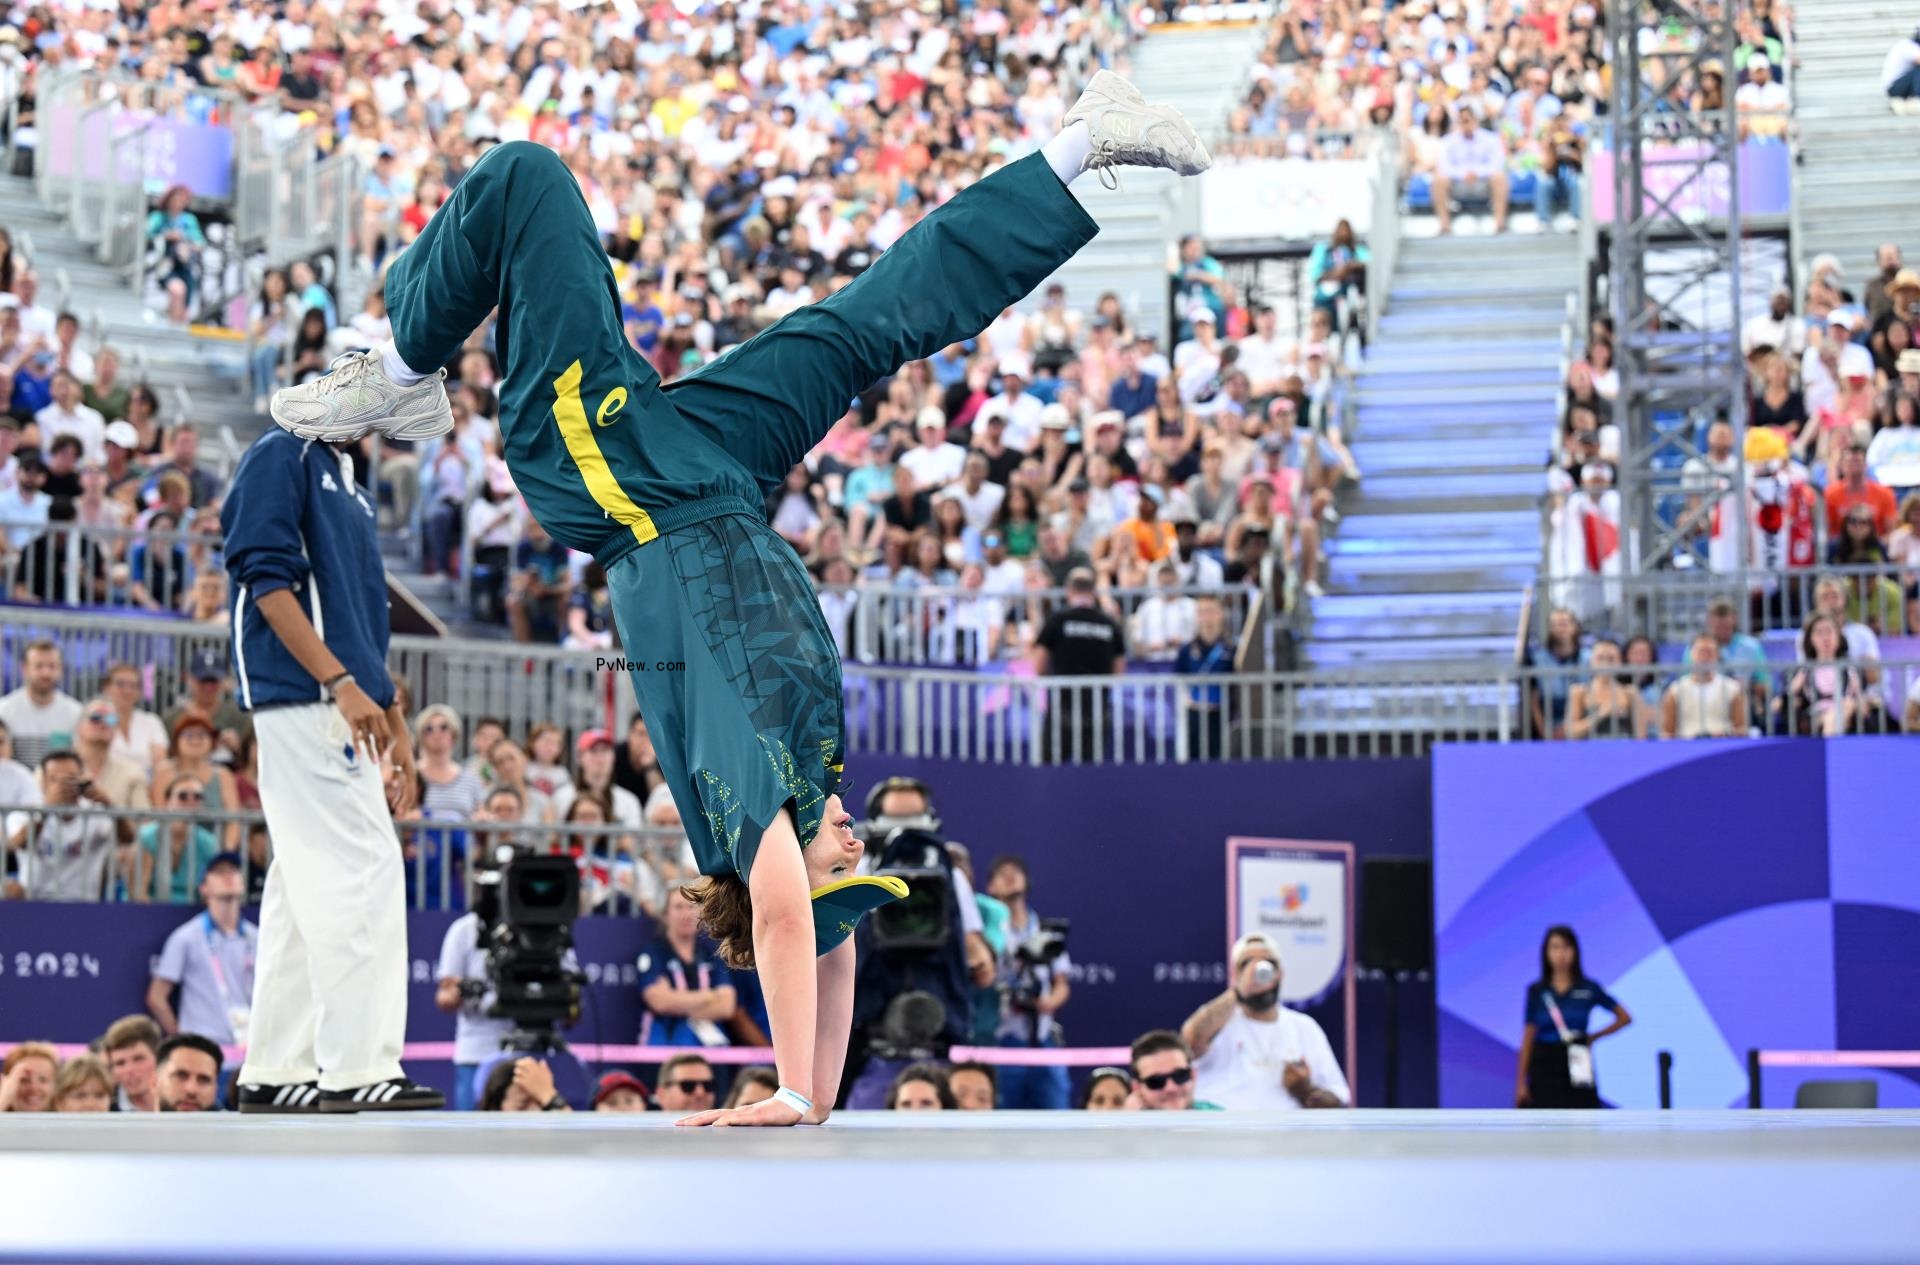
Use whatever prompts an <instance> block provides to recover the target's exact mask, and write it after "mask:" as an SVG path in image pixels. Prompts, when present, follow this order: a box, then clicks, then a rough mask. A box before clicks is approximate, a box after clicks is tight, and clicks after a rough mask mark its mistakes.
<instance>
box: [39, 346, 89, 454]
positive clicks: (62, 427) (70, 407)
mask: <svg viewBox="0 0 1920 1265" xmlns="http://www.w3.org/2000/svg"><path fill="white" fill-rule="evenodd" d="M51 384H52V387H53V399H52V402H51V403H49V404H48V405H47V406H46V407H45V408H43V409H41V410H40V411H39V412H37V413H35V414H34V415H33V424H34V425H35V426H36V427H37V428H38V429H39V432H40V443H41V445H42V446H43V447H46V448H51V447H52V445H53V441H54V440H56V439H58V438H60V436H62V435H72V436H73V437H75V438H76V439H78V440H79V441H80V444H81V447H82V449H83V451H84V455H85V456H86V457H87V458H88V459H89V460H91V461H105V460H106V459H107V419H106V418H104V417H102V416H100V412H99V410H98V409H91V408H88V407H87V406H86V404H85V403H83V402H82V401H81V398H80V380H79V379H78V378H76V377H74V376H73V375H72V374H71V373H68V372H67V371H66V370H65V369H59V370H56V371H55V372H54V374H53V378H52V383H51Z"/></svg>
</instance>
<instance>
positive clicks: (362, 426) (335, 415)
mask: <svg viewBox="0 0 1920 1265" xmlns="http://www.w3.org/2000/svg"><path fill="white" fill-rule="evenodd" d="M445 377H446V371H445V370H444V369H443V370H441V371H440V372H439V373H436V374H434V375H433V376H432V377H430V378H426V379H424V380H422V381H420V382H417V383H415V384H414V385H413V386H410V387H403V386H401V385H399V384H398V383H396V382H394V381H393V380H392V379H390V378H388V377H387V375H386V372H385V370H383V369H381V367H380V352H379V350H378V349H377V348H376V349H372V350H368V351H350V352H348V353H347V354H345V355H344V356H338V357H335V359H334V362H333V364H332V365H331V366H330V367H329V368H328V370H327V372H326V374H324V375H323V376H321V377H318V378H315V379H314V380H313V381H311V382H305V383H302V384H301V385H299V386H297V387H282V388H281V389H280V390H278V391H275V392H274V393H273V401H272V404H271V406H270V407H269V409H268V412H269V413H271V414H272V416H273V420H274V422H275V423H276V424H278V425H279V427H280V429H282V430H288V431H292V432H293V433H294V434H296V435H298V436H300V438H302V439H318V440H320V441H322V442H323V443H329V444H344V443H349V442H351V441H352V440H355V439H358V438H360V437H361V436H362V435H365V434H367V433H368V432H370V431H379V432H380V433H381V434H382V435H385V436H386V437H387V438H389V439H407V440H422V439H433V438H435V437H437V436H440V435H444V434H446V433H447V432H448V431H451V430H452V429H453V406H452V405H451V404H449V403H448V402H447V391H446V387H445V386H444V385H443V384H442V380H443V379H444V378H445Z"/></svg>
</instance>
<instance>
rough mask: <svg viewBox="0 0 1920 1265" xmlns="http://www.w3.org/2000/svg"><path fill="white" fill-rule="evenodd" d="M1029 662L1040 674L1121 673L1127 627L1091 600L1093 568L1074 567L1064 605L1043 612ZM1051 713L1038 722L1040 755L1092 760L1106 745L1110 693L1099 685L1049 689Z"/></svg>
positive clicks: (1077, 761) (1124, 659)
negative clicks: (1101, 695)
mask: <svg viewBox="0 0 1920 1265" xmlns="http://www.w3.org/2000/svg"><path fill="white" fill-rule="evenodd" d="M1032 655H1033V665H1034V671H1035V674H1036V675H1039V676H1066V677H1089V676H1121V675H1123V674H1125V672H1126V670H1127V657H1126V656H1127V639H1126V631H1125V630H1124V629H1123V628H1122V627H1121V625H1120V621H1118V620H1116V619H1115V618H1114V617H1113V616H1111V615H1109V614H1108V613H1107V612H1106V611H1104V610H1102V609H1100V607H1099V606H1097V605H1095V603H1094V578H1093V573H1092V572H1091V571H1089V570H1087V569H1085V568H1077V569H1075V570H1074V571H1073V572H1071V573H1070V574H1069V575H1068V576H1067V604H1066V605H1065V606H1063V607H1061V608H1060V609H1058V610H1056V611H1054V612H1053V613H1052V614H1051V615H1049V616H1048V617H1047V621H1046V623H1045V624H1044V625H1043V626H1042V627H1041V629H1040V632H1039V633H1038V634H1037V635H1036V636H1035V638H1034V645H1033V651H1032ZM1049 693H1050V695H1051V697H1050V699H1049V701H1050V702H1051V704H1052V714H1051V715H1049V716H1047V717H1046V718H1045V719H1044V721H1043V722H1042V723H1043V724H1044V726H1045V728H1044V730H1043V732H1042V734H1041V748H1042V752H1043V755H1042V758H1043V759H1045V760H1047V761H1049V762H1051V761H1054V760H1070V761H1073V762H1075V763H1079V762H1081V761H1096V760H1099V759H1101V758H1102V753H1103V752H1105V750H1106V748H1107V742H1106V732H1107V729H1108V727H1109V725H1110V723H1111V720H1112V713H1113V701H1114V697H1115V696H1114V695H1111V694H1108V695H1107V696H1106V697H1104V698H1097V697H1096V695H1097V694H1101V693H1105V691H1104V688H1103V687H1101V686H1065V687H1058V688H1055V689H1053V690H1051V691H1049Z"/></svg>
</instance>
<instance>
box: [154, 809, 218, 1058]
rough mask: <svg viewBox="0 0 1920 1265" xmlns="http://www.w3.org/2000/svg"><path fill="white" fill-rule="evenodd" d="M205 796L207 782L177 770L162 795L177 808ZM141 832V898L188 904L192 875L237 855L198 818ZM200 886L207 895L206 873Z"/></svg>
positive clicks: (163, 823) (155, 823) (173, 822)
mask: <svg viewBox="0 0 1920 1265" xmlns="http://www.w3.org/2000/svg"><path fill="white" fill-rule="evenodd" d="M205 802H206V791H205V787H204V784H203V783H202V782H201V781H200V779H199V778H197V777H195V776H194V775H193V774H191V773H181V774H177V775H175V776H174V777H173V778H172V779H171V780H170V781H169V782H168V783H167V784H166V790H165V792H164V793H163V794H162V796H161V799H160V804H161V807H162V808H164V809H165V810H166V811H168V812H175V813H191V812H197V811H199V810H200V809H201V808H202V807H203V806H204V804H205ZM138 838H139V844H140V859H139V866H140V870H139V878H138V880H137V881H136V882H135V884H134V888H133V898H134V899H135V900H139V901H144V900H148V899H154V900H160V901H167V902H170V903H172V904H176V905H184V904H186V903H187V893H188V890H189V887H188V885H189V884H190V883H191V882H192V881H193V876H194V875H195V874H200V873H202V872H203V871H204V870H206V869H207V868H208V867H209V866H211V865H212V864H213V862H214V861H215V860H217V859H218V858H219V857H220V856H223V855H226V856H232V855H234V854H233V853H222V852H221V851H220V840H219V838H218V837H217V836H216V835H215V834H214V833H213V831H211V830H208V829H207V828H206V827H205V826H203V825H201V824H200V823H199V822H196V821H191V820H188V819H186V818H182V817H175V818H173V819H171V820H168V821H164V822H159V821H153V822H148V823H147V824H146V825H144V826H142V827H140V831H139V836H138ZM163 851H164V854H165V855H164V856H163V855H162V853H163ZM200 886H201V888H202V895H203V896H204V895H205V888H206V880H205V879H204V878H203V879H202V880H201V883H200ZM197 1030H198V1031H208V1032H211V1031H212V1029H197ZM169 1031H172V1029H169Z"/></svg>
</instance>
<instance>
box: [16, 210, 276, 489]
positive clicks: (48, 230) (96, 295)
mask: <svg viewBox="0 0 1920 1265" xmlns="http://www.w3.org/2000/svg"><path fill="white" fill-rule="evenodd" d="M0 225H4V226H5V227H6V228H7V229H8V230H10V231H11V232H12V233H13V235H14V240H15V241H16V243H17V242H19V241H20V240H21V235H22V234H25V235H26V236H27V237H28V238H29V239H31V242H32V247H33V266H34V268H35V270H36V271H37V272H38V273H39V274H40V302H41V303H42V304H43V305H45V306H47V307H50V308H59V307H64V308H65V309H66V310H68V311H71V312H72V313H73V314H74V315H75V316H77V317H79V318H80V323H81V326H82V328H83V329H84V330H85V336H86V338H87V339H88V341H89V342H90V343H91V344H92V345H93V346H96V347H97V346H99V345H101V344H103V343H104V344H105V345H107V346H109V347H112V348H114V349H115V350H116V351H118V352H119V353H120V374H121V377H122V379H123V380H125V381H127V382H142V381H144V382H146V383H147V384H148V385H149V386H151V387H152V388H153V390H154V393H155V394H157V395H158V396H159V397H160V416H161V419H162V420H163V421H166V422H168V423H169V424H171V423H173V422H175V421H179V420H181V418H182V411H183V409H185V410H186V411H187V416H186V419H185V420H188V421H191V422H193V423H194V424H195V425H197V426H198V427H199V428H200V430H201V433H202V437H203V442H202V452H203V453H204V454H208V457H209V459H210V460H213V461H214V462H215V463H216V464H218V463H221V462H223V461H224V458H223V457H221V456H219V455H217V454H218V453H219V452H221V451H224V447H225V445H224V443H223V440H224V439H225V437H226V436H227V435H228V434H229V433H230V434H231V436H232V439H233V442H234V443H235V444H237V445H240V446H242V447H244V446H245V445H246V444H248V443H250V442H252V440H253V438H254V436H255V435H257V434H258V433H259V430H260V427H261V425H262V422H263V419H261V418H259V417H256V416H255V415H254V413H253V409H252V398H251V395H250V394H249V391H248V384H247V353H246V344H245V343H244V342H242V341H239V340H236V339H231V338H225V337H220V336H209V335H205V334H196V333H191V332H189V331H187V330H184V329H179V328H176V327H174V326H171V325H169V324H167V322H166V321H165V319H164V318H163V316H162V314H161V313H160V312H157V311H153V310H151V309H149V308H148V307H147V306H146V305H145V304H144V303H143V302H142V300H141V297H140V296H139V295H138V294H136V293H135V291H134V289H133V287H132V286H131V285H130V284H128V282H127V278H126V276H125V274H123V273H121V272H118V271H116V270H114V269H111V268H108V267H107V266H106V265H105V264H102V263H101V262H100V261H99V259H98V258H97V257H96V255H95V254H94V249H93V247H92V246H89V245H88V244H86V243H85V242H82V241H81V240H80V239H79V238H77V237H75V236H74V234H73V231H72V230H71V229H70V228H69V227H68V226H67V223H66V221H65V220H64V219H63V218H62V217H61V216H59V215H56V214H55V213H53V212H51V211H49V210H48V209H47V208H46V207H45V206H44V205H42V204H41V202H40V199H39V196H38V194H36V193H35V191H34V186H33V181H32V180H30V179H27V178H24V177H20V176H0ZM182 392H184V393H185V394H184V397H183V396H182Z"/></svg>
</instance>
